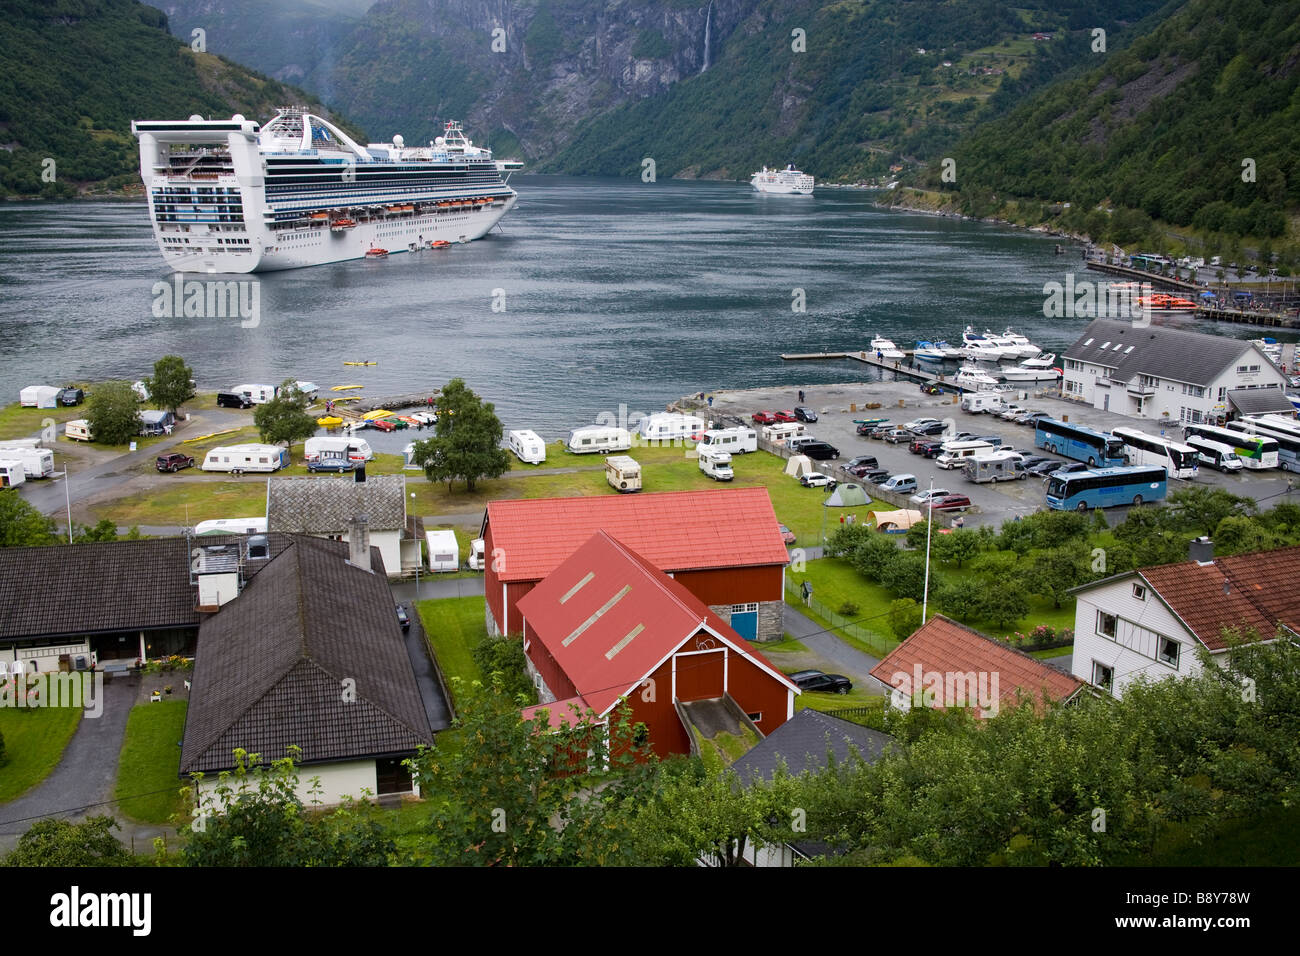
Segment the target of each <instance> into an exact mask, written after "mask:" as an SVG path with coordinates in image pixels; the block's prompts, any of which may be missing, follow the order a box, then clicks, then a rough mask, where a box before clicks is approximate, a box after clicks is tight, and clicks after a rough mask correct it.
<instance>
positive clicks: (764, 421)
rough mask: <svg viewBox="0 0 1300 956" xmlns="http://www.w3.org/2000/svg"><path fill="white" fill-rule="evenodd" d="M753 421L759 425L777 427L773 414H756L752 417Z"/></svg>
mask: <svg viewBox="0 0 1300 956" xmlns="http://www.w3.org/2000/svg"><path fill="white" fill-rule="evenodd" d="M751 418H752V420H753V421H754V422H755V423H756V424H758V425H775V424H776V416H775V415H773V414H772V413H771V412H755V413H754V414H753V415H752V416H751Z"/></svg>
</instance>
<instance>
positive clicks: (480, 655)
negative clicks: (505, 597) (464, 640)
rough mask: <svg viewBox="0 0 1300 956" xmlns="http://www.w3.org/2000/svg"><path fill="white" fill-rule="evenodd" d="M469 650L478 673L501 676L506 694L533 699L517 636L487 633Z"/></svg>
mask: <svg viewBox="0 0 1300 956" xmlns="http://www.w3.org/2000/svg"><path fill="white" fill-rule="evenodd" d="M470 653H471V655H472V656H473V658H474V663H475V664H477V665H478V669H479V672H480V673H482V674H485V675H492V674H500V675H501V678H502V689H503V690H504V692H505V693H506V694H508V695H509V696H510V697H512V698H519V697H520V696H522V697H523V698H524V699H526V700H528V701H529V703H532V702H533V701H535V700H536V696H537V691H536V689H535V688H534V687H533V682H532V681H531V680H529V679H528V673H527V671H526V670H525V668H524V645H523V642H522V641H520V640H519V639H518V638H513V637H508V636H505V635H497V636H495V637H494V636H492V635H487V636H485V637H484V638H483V639H482V640H481V641H479V642H478V643H477V644H475V645H474V647H473V648H472V649H471V651H470Z"/></svg>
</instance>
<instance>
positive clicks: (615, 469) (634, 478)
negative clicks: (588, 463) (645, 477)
mask: <svg viewBox="0 0 1300 956" xmlns="http://www.w3.org/2000/svg"><path fill="white" fill-rule="evenodd" d="M605 480H606V481H608V482H609V486H610V487H611V488H613V489H614V490H615V491H617V492H619V493H620V494H623V493H630V492H633V491H640V490H641V465H640V464H639V463H638V462H637V460H636V459H635V458H631V457H629V456H627V455H610V456H609V457H608V458H606V459H605Z"/></svg>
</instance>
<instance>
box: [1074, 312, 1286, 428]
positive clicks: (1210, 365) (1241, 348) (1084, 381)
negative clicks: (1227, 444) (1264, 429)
mask: <svg viewBox="0 0 1300 956" xmlns="http://www.w3.org/2000/svg"><path fill="white" fill-rule="evenodd" d="M1062 361H1063V363H1064V364H1063V365H1062V371H1063V372H1064V375H1063V376H1062V381H1061V392H1062V395H1063V396H1064V397H1066V398H1073V399H1076V400H1078V401H1082V402H1086V403H1087V404H1089V405H1091V406H1092V407H1093V408H1097V409H1101V410H1103V411H1111V412H1118V413H1119V414H1121V415H1132V416H1133V417H1135V418H1147V419H1153V420H1156V421H1165V422H1170V423H1180V424H1186V423H1201V422H1215V421H1218V420H1220V419H1228V418H1235V417H1237V416H1238V415H1258V414H1264V413H1263V412H1261V409H1262V408H1268V409H1269V410H1270V411H1275V412H1279V413H1284V414H1288V415H1289V414H1291V413H1292V412H1293V409H1292V407H1291V404H1290V402H1288V401H1287V398H1286V385H1287V380H1286V376H1285V375H1284V374H1283V373H1282V371H1281V369H1279V368H1278V367H1277V366H1276V365H1274V364H1273V363H1272V362H1271V361H1270V360H1269V358H1268V356H1266V355H1265V354H1264V353H1263V352H1262V351H1260V349H1259V347H1258V346H1256V345H1254V344H1252V343H1251V342H1247V341H1245V340H1243V339H1232V338H1225V337H1223V336H1220V335H1206V334H1205V333H1203V332H1189V331H1185V330H1183V329H1176V328H1171V327H1168V326H1162V325H1145V326H1139V325H1134V324H1133V323H1132V322H1121V321H1116V320H1114V319H1094V320H1093V321H1092V322H1090V323H1089V324H1088V327H1087V328H1086V329H1085V330H1084V332H1083V334H1082V335H1081V336H1079V339H1078V341H1077V342H1075V343H1074V344H1073V345H1071V346H1070V347H1069V348H1068V349H1066V351H1065V355H1064V357H1063V360H1062Z"/></svg>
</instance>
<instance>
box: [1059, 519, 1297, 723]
mask: <svg viewBox="0 0 1300 956" xmlns="http://www.w3.org/2000/svg"><path fill="white" fill-rule="evenodd" d="M1191 550H1192V560H1190V561H1184V562H1180V563H1178V564H1166V565H1160V566H1158V567H1151V568H1139V569H1137V570H1135V571H1128V572H1126V573H1124V574H1117V575H1115V576H1113V577H1109V578H1104V579H1103V580H1101V581H1094V582H1092V583H1091V584H1085V585H1084V586H1082V587H1080V588H1076V589H1075V591H1074V594H1075V596H1076V598H1077V603H1076V605H1075V619H1074V656H1073V660H1072V663H1071V668H1070V669H1071V672H1072V673H1073V674H1074V676H1075V677H1078V678H1079V679H1080V680H1084V681H1087V682H1088V683H1090V684H1092V685H1093V686H1094V687H1095V688H1097V689H1098V690H1100V691H1102V692H1104V693H1108V694H1112V695H1114V696H1115V697H1122V696H1123V695H1124V692H1125V690H1126V689H1127V688H1128V687H1129V685H1131V684H1132V683H1133V682H1134V681H1136V680H1138V679H1140V678H1145V679H1147V680H1163V679H1166V678H1170V677H1191V676H1195V675H1197V674H1199V673H1200V672H1201V670H1202V664H1201V660H1200V655H1199V653H1198V651H1199V650H1200V649H1201V648H1204V649H1205V650H1207V651H1208V652H1209V654H1210V657H1211V659H1221V658H1222V656H1223V655H1225V654H1227V653H1228V641H1227V638H1226V637H1225V634H1224V631H1225V629H1236V630H1238V631H1240V632H1242V633H1245V632H1247V631H1249V630H1251V629H1253V630H1254V631H1255V632H1257V633H1258V634H1259V635H1261V636H1263V637H1265V638H1267V639H1271V638H1273V637H1274V636H1275V635H1276V634H1277V633H1278V629H1279V628H1281V629H1282V631H1283V633H1287V634H1290V635H1291V636H1292V637H1294V636H1295V635H1296V634H1297V633H1300V594H1298V593H1297V590H1296V587H1295V582H1296V581H1297V580H1300V547H1293V548H1280V549H1277V550H1274V551H1262V552H1257V553H1254V554H1241V555H1235V556H1232V557H1226V558H1217V559H1216V558H1215V557H1214V546H1213V544H1212V543H1211V542H1210V541H1209V540H1208V539H1206V538H1198V539H1197V540H1196V541H1194V542H1192V549H1191Z"/></svg>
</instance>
